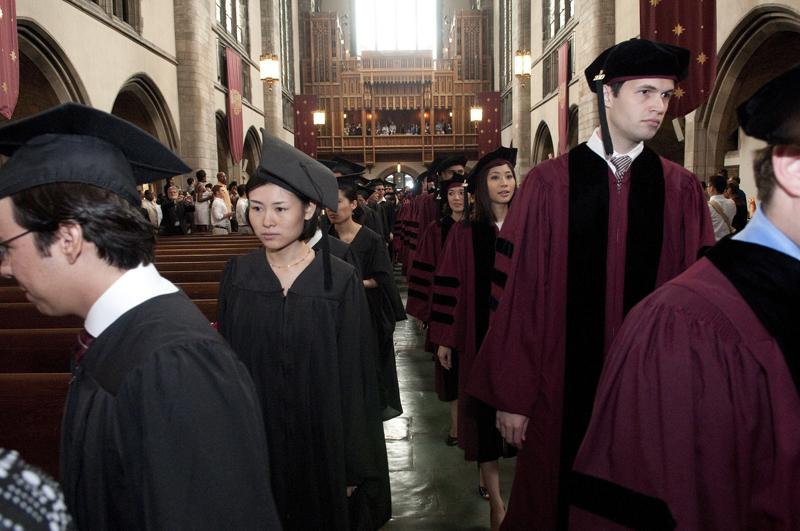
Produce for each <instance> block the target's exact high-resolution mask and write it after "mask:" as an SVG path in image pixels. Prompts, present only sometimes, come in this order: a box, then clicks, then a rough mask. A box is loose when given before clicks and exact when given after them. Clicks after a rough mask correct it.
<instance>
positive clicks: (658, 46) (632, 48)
mask: <svg viewBox="0 0 800 531" xmlns="http://www.w3.org/2000/svg"><path fill="white" fill-rule="evenodd" d="M688 68H689V50H687V49H686V48H681V47H679V46H673V45H671V44H665V43H662V42H655V41H649V40H646V39H630V40H627V41H623V42H621V43H619V44H617V45H615V46H612V47H611V48H608V49H607V50H605V51H604V52H603V53H601V54H600V55H598V56H597V59H595V60H594V61H593V62H592V64H590V65H589V66H588V68H586V70H584V75H585V76H586V81H587V82H588V83H589V88H590V89H591V90H592V92H597V83H596V79H595V78H599V76H603V77H602V78H599V79H601V80H602V84H604V85H607V84H609V83H614V82H617V81H627V80H629V79H641V78H645V77H655V78H668V79H674V80H675V81H680V80H682V79H685V78H686V75H687V72H688Z"/></svg>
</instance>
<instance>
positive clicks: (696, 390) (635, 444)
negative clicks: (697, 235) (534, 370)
mask: <svg viewBox="0 0 800 531" xmlns="http://www.w3.org/2000/svg"><path fill="white" fill-rule="evenodd" d="M798 301H800V261H798V260H796V259H795V258H792V257H790V256H788V255H785V254H782V253H780V252H778V251H773V250H772V249H769V248H767V247H762V246H760V245H756V244H752V243H745V242H739V241H735V240H728V239H725V240H722V241H721V242H720V243H719V244H718V245H717V246H715V247H714V248H713V249H712V250H711V251H710V252H709V254H708V255H707V257H706V258H704V259H702V260H701V261H700V262H698V263H697V264H695V265H694V266H693V267H692V268H690V269H689V270H688V271H686V272H685V273H684V274H682V275H680V276H679V277H678V278H676V279H674V280H672V281H671V282H669V283H668V284H667V285H665V286H663V287H662V288H661V289H659V290H658V291H656V292H655V293H653V295H651V296H650V297H648V298H647V299H646V300H645V301H644V302H642V303H641V304H640V305H638V306H637V307H636V308H635V309H634V310H633V311H632V312H631V313H630V315H629V316H628V318H627V319H626V321H625V325H624V326H623V327H622V330H621V331H620V333H619V335H618V337H617V339H616V340H615V342H614V345H613V347H612V349H611V351H610V353H609V358H608V362H607V364H606V367H605V369H604V370H603V375H602V378H601V381H600V386H599V389H598V393H597V400H596V403H595V408H594V414H593V416H592V421H591V424H590V426H589V430H588V432H587V434H586V438H585V440H584V442H583V445H582V446H581V450H580V452H579V454H578V457H577V459H576V462H575V473H574V477H573V478H572V489H573V492H572V496H571V498H572V502H573V504H574V506H573V509H572V512H571V518H570V525H571V527H572V528H573V529H619V528H621V526H624V527H635V528H637V529H669V528H671V527H673V526H677V528H678V529H695V530H699V529H708V530H716V529H786V530H788V529H800V504H799V503H798V501H800V394H798V389H800V334H799V333H798V331H797V321H796V317H792V316H793V315H794V316H796V314H797V304H798Z"/></svg>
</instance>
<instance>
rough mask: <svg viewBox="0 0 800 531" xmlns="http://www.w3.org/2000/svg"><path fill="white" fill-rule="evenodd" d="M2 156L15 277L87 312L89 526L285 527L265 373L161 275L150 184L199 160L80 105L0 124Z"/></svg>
mask: <svg viewBox="0 0 800 531" xmlns="http://www.w3.org/2000/svg"><path fill="white" fill-rule="evenodd" d="M0 153H2V154H4V155H10V156H11V158H10V159H9V160H8V162H7V163H6V164H5V165H4V166H3V167H2V168H0V240H1V241H0V274H2V275H3V276H4V277H7V278H12V277H13V278H15V279H16V281H17V282H18V283H19V285H20V287H21V288H22V289H23V290H24V292H25V294H26V297H27V299H28V300H29V301H30V302H31V303H33V304H34V305H35V306H36V308H37V309H38V310H39V311H40V312H41V313H43V314H46V315H76V316H80V317H81V318H83V319H84V327H85V329H84V330H83V331H81V333H80V334H79V336H78V344H77V345H76V349H75V351H74V357H73V360H72V363H71V370H72V375H73V378H72V381H71V383H70V387H69V391H68V396H67V403H66V409H65V413H64V418H63V424H62V433H61V436H62V439H61V455H60V462H61V482H62V487H63V489H64V494H65V498H66V502H67V506H68V508H69V511H70V512H71V513H72V516H73V517H74V520H75V523H76V527H77V528H79V529H278V528H279V527H280V524H279V523H278V520H277V517H276V515H275V509H274V502H273V500H272V492H271V490H270V485H269V470H268V462H269V461H268V456H267V447H266V437H265V434H264V431H263V422H262V414H261V410H260V407H259V405H258V397H257V396H256V392H255V389H254V387H253V382H252V380H251V379H250V376H249V375H248V373H247V370H246V368H245V367H244V366H243V365H242V364H241V363H240V362H239V361H237V359H236V356H235V355H234V353H233V352H232V351H231V350H230V347H229V346H228V345H227V344H226V343H225V341H224V340H223V339H222V338H221V337H220V336H219V335H218V334H217V333H216V332H215V331H214V330H213V329H212V328H211V327H210V326H209V325H208V321H207V319H205V317H204V316H203V314H202V313H200V311H199V310H198V309H197V307H196V306H195V305H194V304H193V303H192V301H191V300H190V299H189V298H188V297H186V295H185V294H184V293H183V292H181V291H180V290H178V288H177V287H176V286H175V285H174V284H172V283H171V282H169V281H168V280H167V279H165V278H163V277H162V276H161V275H159V273H158V271H157V270H156V268H155V267H154V265H153V263H152V262H153V260H154V245H155V236H154V234H153V231H152V229H151V226H150V224H149V222H148V221H147V220H146V219H145V218H144V216H143V215H142V213H141V212H140V210H139V208H138V205H139V192H138V191H137V185H139V184H144V183H147V182H152V181H153V180H156V179H163V178H164V177H165V176H168V175H178V174H182V173H186V172H188V171H189V168H188V167H187V166H186V165H185V164H184V163H183V162H182V161H181V160H180V159H179V158H178V157H176V156H175V155H174V154H172V153H171V152H170V151H169V150H168V149H167V148H166V147H164V146H163V145H161V144H160V143H159V142H158V141H157V140H156V139H155V138H153V137H151V136H150V135H148V134H147V133H145V132H144V131H142V130H140V129H138V128H136V127H135V126H133V125H131V124H129V123H128V122H125V121H124V120H121V119H119V118H116V117H114V116H112V115H110V114H107V113H104V112H101V111H98V110H96V109H92V108H90V107H85V106H83V105H77V104H71V103H70V104H65V105H62V106H59V107H56V108H54V109H50V110H48V111H45V112H43V113H40V114H37V115H34V116H31V117H28V118H25V119H22V120H18V121H16V122H13V123H10V124H8V125H6V126H4V127H2V128H0ZM19 450H22V451H23V452H24V449H19ZM23 455H24V453H23ZM34 464H35V463H34Z"/></svg>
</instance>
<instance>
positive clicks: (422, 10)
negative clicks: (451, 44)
mask: <svg viewBox="0 0 800 531" xmlns="http://www.w3.org/2000/svg"><path fill="white" fill-rule="evenodd" d="M355 13H356V28H357V32H356V33H357V44H358V53H359V54H361V52H362V51H364V50H431V51H432V52H433V56H434V57H436V55H437V49H436V35H437V32H438V29H439V28H438V25H437V23H436V2H431V0H356V9H355Z"/></svg>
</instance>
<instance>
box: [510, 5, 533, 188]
mask: <svg viewBox="0 0 800 531" xmlns="http://www.w3.org/2000/svg"><path fill="white" fill-rule="evenodd" d="M511 14H512V18H513V23H512V25H511V42H512V43H513V49H512V50H509V53H512V54H513V53H515V52H516V51H517V50H530V49H531V2H530V0H513V1H512V3H511ZM512 64H513V63H512ZM512 68H513V67H512ZM512 83H513V87H512V88H511V108H512V113H511V124H512V128H513V133H512V137H513V139H514V147H516V148H517V149H518V150H519V151H518V152H517V175H520V176H524V175H525V174H527V173H528V170H530V168H531V149H532V148H531V113H530V108H531V80H530V78H527V79H526V78H515V79H514V81H512ZM523 85H524V86H523Z"/></svg>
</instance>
